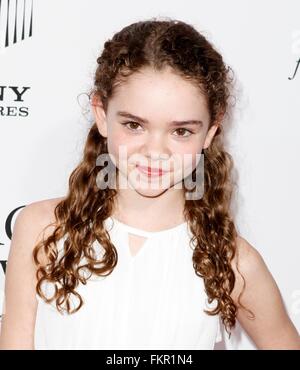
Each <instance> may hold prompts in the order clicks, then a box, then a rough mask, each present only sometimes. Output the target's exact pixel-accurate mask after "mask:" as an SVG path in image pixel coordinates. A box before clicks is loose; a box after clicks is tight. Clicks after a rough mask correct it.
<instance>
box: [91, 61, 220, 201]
mask: <svg viewBox="0 0 300 370" xmlns="http://www.w3.org/2000/svg"><path fill="white" fill-rule="evenodd" d="M97 103H98V105H97V104H93V111H94V115H95V119H96V122H97V126H98V128H99V132H100V133H101V135H102V136H105V137H107V146H108V152H109V155H110V157H111V159H112V161H113V162H114V164H115V165H116V167H117V168H118V170H119V171H118V180H119V181H122V182H119V184H120V183H121V184H122V185H121V186H122V187H123V188H124V187H127V188H132V189H135V191H137V192H138V193H139V194H141V195H143V196H158V195H160V194H162V193H163V192H164V191H166V189H168V188H170V187H172V186H174V185H175V184H177V183H181V182H182V180H183V179H184V178H185V177H187V176H188V175H189V174H190V173H191V172H192V171H193V170H194V168H195V167H196V165H197V164H198V162H199V160H200V154H201V151H202V148H207V147H208V146H209V144H210V142H211V140H212V138H213V136H214V134H215V131H216V129H217V125H214V126H212V127H211V128H210V130H208V125H209V119H210V118H209V112H208V109H207V106H206V102H205V99H204V97H203V95H202V94H201V92H200V90H199V89H198V88H197V87H196V86H194V85H193V84H192V83H190V82H188V81H186V80H184V79H183V78H181V77H180V76H178V75H176V74H174V72H172V71H171V70H170V69H167V68H166V69H165V70H164V71H163V72H156V71H154V70H153V69H150V68H144V69H142V70H140V71H139V73H135V74H133V75H131V76H130V77H129V78H128V79H127V81H126V83H123V84H121V85H119V86H118V87H117V88H116V90H115V93H114V96H113V97H111V99H110V101H109V103H108V108H107V112H106V114H105V113H104V111H103V109H102V107H101V105H99V101H98V100H97ZM140 166H145V167H146V171H144V169H143V168H141V167H140ZM147 167H150V168H151V169H152V171H150V173H148V171H147ZM154 169H156V170H159V169H160V170H162V171H163V173H162V171H159V172H158V174H157V171H154ZM178 185H180V184H178ZM178 185H177V186H176V188H178ZM118 186H120V185H118ZM181 188H182V187H181Z"/></svg>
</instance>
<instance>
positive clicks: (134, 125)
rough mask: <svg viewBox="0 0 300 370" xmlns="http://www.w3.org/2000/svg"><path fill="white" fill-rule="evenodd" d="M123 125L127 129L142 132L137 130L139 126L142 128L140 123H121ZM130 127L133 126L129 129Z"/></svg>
mask: <svg viewBox="0 0 300 370" xmlns="http://www.w3.org/2000/svg"><path fill="white" fill-rule="evenodd" d="M121 125H123V126H125V127H126V128H128V129H129V130H131V131H140V130H136V128H137V126H140V127H142V126H141V125H140V124H139V123H137V122H134V121H129V122H123V123H121ZM127 125H128V126H127ZM129 125H131V127H129ZM132 126H133V127H132Z"/></svg>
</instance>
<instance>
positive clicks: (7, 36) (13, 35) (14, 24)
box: [0, 0, 34, 48]
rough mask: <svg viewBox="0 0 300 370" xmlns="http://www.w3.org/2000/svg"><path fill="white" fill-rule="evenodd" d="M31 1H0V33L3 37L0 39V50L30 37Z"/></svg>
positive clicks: (31, 32) (31, 21)
mask: <svg viewBox="0 0 300 370" xmlns="http://www.w3.org/2000/svg"><path fill="white" fill-rule="evenodd" d="M33 1H34V0H29V1H26V0H20V1H19V0H0V32H1V33H3V36H4V37H3V39H2V38H1V39H0V48H2V47H5V48H7V47H9V46H12V45H13V44H16V43H18V42H20V41H22V40H25V39H26V38H28V37H32V34H33ZM14 7H15V8H14ZM22 7H23V9H22Z"/></svg>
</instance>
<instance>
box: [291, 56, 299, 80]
mask: <svg viewBox="0 0 300 370" xmlns="http://www.w3.org/2000/svg"><path fill="white" fill-rule="evenodd" d="M299 65H300V58H299V59H298V60H297V62H296V68H295V71H294V75H293V77H289V80H293V79H294V78H295V77H296V74H297V71H298V68H299Z"/></svg>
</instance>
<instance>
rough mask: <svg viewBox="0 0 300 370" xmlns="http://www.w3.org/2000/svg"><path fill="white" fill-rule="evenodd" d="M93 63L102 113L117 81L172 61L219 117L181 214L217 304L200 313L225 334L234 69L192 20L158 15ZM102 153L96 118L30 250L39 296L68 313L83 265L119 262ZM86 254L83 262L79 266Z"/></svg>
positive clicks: (231, 311)
mask: <svg viewBox="0 0 300 370" xmlns="http://www.w3.org/2000/svg"><path fill="white" fill-rule="evenodd" d="M97 63H98V66H97V69H96V73H95V78H94V86H93V88H92V90H91V92H90V96H91V94H96V95H97V96H98V97H99V98H101V101H102V103H103V108H104V110H105V111H106V110H107V104H108V101H109V99H110V98H111V97H112V96H113V92H114V90H115V87H116V86H117V85H118V84H120V83H122V81H124V80H126V78H127V77H128V76H129V75H131V74H133V73H134V72H136V71H138V70H140V69H141V68H142V67H146V66H147V67H151V68H154V69H156V70H162V69H163V68H164V67H165V66H169V67H171V68H172V69H173V70H174V71H176V73H178V74H180V76H182V77H183V78H185V79H188V80H189V81H191V82H192V83H194V84H196V85H197V87H199V89H201V92H202V93H203V94H204V96H205V97H206V102H207V106H208V110H209V114H210V127H211V125H213V124H214V123H216V122H218V123H220V124H219V126H218V129H217V131H216V133H215V136H214V138H213V140H212V142H211V144H210V146H209V147H208V148H207V149H205V151H204V153H205V169H204V182H205V192H204V195H203V197H202V198H201V199H194V200H193V199H192V200H186V201H185V206H184V213H185V217H186V220H187V221H188V224H189V226H190V229H191V231H192V234H193V238H192V239H193V243H194V245H195V248H194V251H193V267H194V269H195V273H196V274H197V275H198V276H199V277H201V278H203V280H204V284H205V290H206V293H207V296H208V302H209V303H211V302H212V301H213V300H216V302H217V305H216V307H215V308H214V309H213V310H212V311H208V310H205V312H206V313H207V314H209V315H216V314H220V317H221V319H222V322H223V324H224V326H225V329H226V331H227V332H229V331H230V330H231V329H232V328H233V327H234V326H235V323H236V315H237V306H236V304H235V303H234V301H233V299H232V298H231V296H230V294H231V292H232V291H233V288H234V285H235V275H234V272H233V269H232V267H231V261H232V260H233V258H234V256H235V254H236V237H237V235H238V234H237V230H236V228H235V225H234V222H233V217H232V215H231V209H230V208H231V207H230V206H231V198H232V192H233V189H234V186H235V183H234V181H233V178H232V176H231V173H232V168H233V160H232V157H231V155H230V154H229V153H228V152H226V151H225V149H224V138H223V126H224V122H225V119H226V118H228V117H229V112H230V108H231V104H230V98H231V97H232V95H231V92H232V87H233V80H234V78H233V73H232V69H231V68H230V67H228V66H226V65H225V63H224V61H223V58H222V56H221V55H220V53H219V52H217V51H216V49H215V48H214V47H213V45H212V44H211V43H210V42H209V41H208V40H207V39H206V38H205V37H204V36H203V35H202V34H200V33H199V32H198V31H197V30H196V29H195V28H194V27H193V26H192V25H189V24H186V23H185V22H182V21H179V20H172V19H167V20H157V19H155V18H154V19H150V20H146V21H140V22H136V23H133V24H130V25H128V26H126V27H125V28H123V29H122V30H121V31H119V32H117V33H116V34H115V35H114V36H113V37H112V39H110V40H108V41H106V42H105V43H104V49H103V51H102V53H101V55H100V56H99V57H98V59H97ZM221 122H222V124H221ZM102 153H107V145H106V141H105V138H104V137H103V136H102V135H101V134H100V133H99V130H98V128H97V125H96V123H95V122H94V123H93V124H92V126H91V128H90V130H89V133H88V135H87V140H86V143H85V148H84V153H83V158H82V160H81V162H80V163H79V165H78V166H77V167H76V168H75V169H74V170H73V172H72V173H71V175H70V178H69V190H68V194H67V196H66V197H65V198H64V199H63V200H62V201H60V202H59V203H58V204H57V205H56V207H55V210H54V214H55V219H56V222H55V223H54V224H55V230H54V231H53V233H52V234H51V235H50V236H49V237H48V238H46V240H42V241H40V242H39V243H38V244H37V245H36V246H35V248H34V251H33V256H34V261H35V263H36V265H37V273H36V276H37V286H36V291H37V294H38V295H39V296H40V297H41V298H42V299H44V300H45V301H46V302H47V303H49V302H52V301H53V300H54V299H55V300H56V307H57V309H58V310H59V311H60V312H62V311H63V310H66V311H67V312H68V313H69V314H72V313H74V312H76V311H78V310H79V309H80V308H81V306H82V305H83V303H84V302H83V299H82V297H81V296H80V295H79V294H78V292H76V287H77V286H78V284H79V282H81V283H83V284H86V283H87V280H88V277H87V276H84V275H83V274H81V270H82V269H83V270H86V271H88V272H89V273H90V276H91V275H92V274H96V275H98V276H105V275H109V274H110V273H111V272H112V271H113V269H114V267H115V266H116V264H117V261H118V253H117V250H116V248H115V246H114V245H113V244H112V242H111V240H110V235H109V233H108V232H107V230H106V229H105V225H104V220H105V219H106V218H108V217H109V216H110V215H111V214H112V211H113V209H114V197H115V196H116V194H117V191H116V190H115V189H111V188H106V189H99V187H98V186H97V185H96V179H97V174H98V173H99V171H101V169H102V168H101V166H100V167H99V166H97V164H96V160H97V157H98V156H99V154H102ZM63 236H67V237H66V238H65V240H64V244H63V253H62V255H61V256H60V255H59V253H58V249H57V244H56V243H57V241H58V240H59V239H61V238H62V237H63ZM95 240H97V241H98V242H99V243H100V245H101V246H102V247H103V250H104V253H103V256H102V259H101V260H100V261H99V258H98V259H97V256H96V255H95V253H94V250H93V248H92V244H93V242H94V241H95ZM41 252H43V253H44V255H45V256H46V257H47V263H46V264H45V263H44V264H43V263H42V262H41V261H40V260H39V254H40V253H41ZM83 259H84V260H85V262H86V263H85V264H80V262H81V261H82V260H83ZM45 281H47V282H50V283H53V284H54V286H55V292H54V295H53V297H51V298H49V297H46V296H45V294H44V293H43V291H42V289H41V288H42V284H43V282H45ZM244 285H245V281H244ZM71 294H73V295H75V296H76V297H77V298H78V300H79V304H78V306H77V307H75V308H74V309H71V304H70V303H71V302H70V295H71ZM241 306H242V307H243V305H242V304H241ZM229 335H230V333H229Z"/></svg>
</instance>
